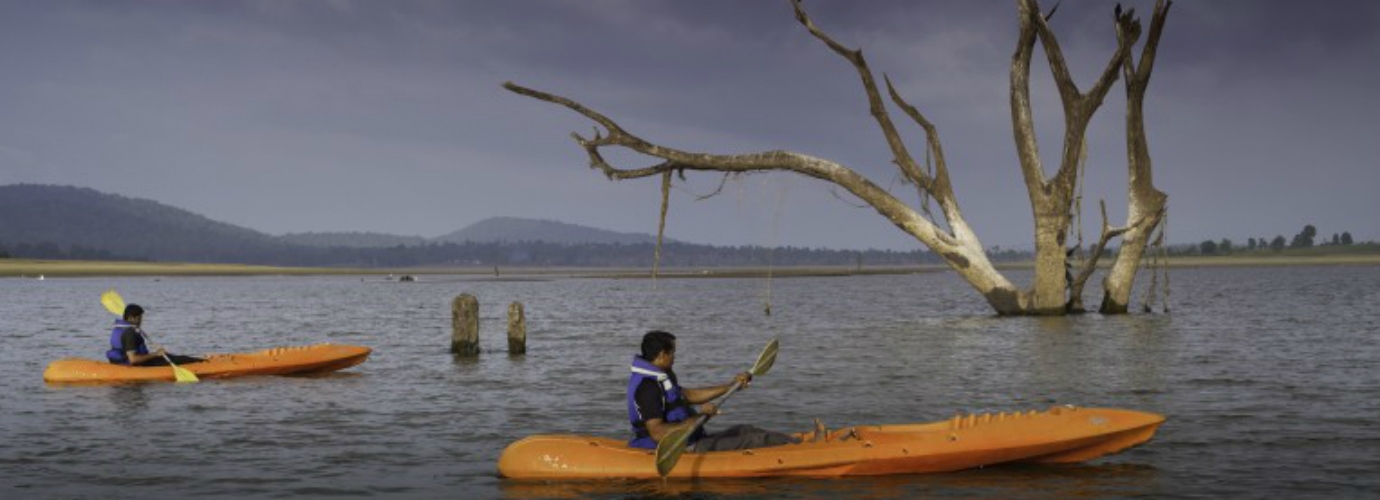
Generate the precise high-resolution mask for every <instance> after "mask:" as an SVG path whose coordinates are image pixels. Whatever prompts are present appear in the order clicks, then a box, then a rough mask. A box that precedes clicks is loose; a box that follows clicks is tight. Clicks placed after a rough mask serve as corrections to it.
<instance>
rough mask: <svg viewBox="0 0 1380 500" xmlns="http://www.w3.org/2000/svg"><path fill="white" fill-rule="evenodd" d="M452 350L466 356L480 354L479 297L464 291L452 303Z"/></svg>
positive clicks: (452, 352) (453, 352)
mask: <svg viewBox="0 0 1380 500" xmlns="http://www.w3.org/2000/svg"><path fill="white" fill-rule="evenodd" d="M450 326H451V334H450V352H451V354H459V355H464V356H477V355H478V354H479V299H477V298H475V297H474V296H473V295H470V294H468V293H462V294H460V295H459V296H457V297H455V300H454V301H451V303H450Z"/></svg>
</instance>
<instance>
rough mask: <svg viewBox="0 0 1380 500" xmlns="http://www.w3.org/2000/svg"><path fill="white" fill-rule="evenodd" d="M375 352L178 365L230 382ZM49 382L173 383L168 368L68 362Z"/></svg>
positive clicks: (340, 365) (325, 349)
mask: <svg viewBox="0 0 1380 500" xmlns="http://www.w3.org/2000/svg"><path fill="white" fill-rule="evenodd" d="M370 352H372V351H370V349H369V348H368V347H363V346H357V345H345V344H316V345H309V346H300V347H278V348H273V349H266V350H263V351H259V352H250V353H243V354H213V355H211V356H208V357H207V358H206V361H203V362H200V363H187V364H182V365H178V366H179V367H182V368H186V369H187V370H190V371H191V372H192V373H195V374H196V376H197V378H202V379H207V378H230V377H243V376H246V375H302V374H310V373H326V372H333V371H336V370H343V369H345V368H349V367H351V366H355V365H357V364H360V363H363V362H364V360H365V358H368V357H369V353H370ZM43 380H44V381H47V382H85V383H107V382H142V381H166V382H172V381H173V380H174V376H173V371H172V368H169V367H167V366H127V365H116V364H111V363H109V362H106V361H104V360H101V361H97V360H94V359H80V358H69V359H60V360H57V361H54V362H52V363H50V364H48V369H47V370H44V371H43Z"/></svg>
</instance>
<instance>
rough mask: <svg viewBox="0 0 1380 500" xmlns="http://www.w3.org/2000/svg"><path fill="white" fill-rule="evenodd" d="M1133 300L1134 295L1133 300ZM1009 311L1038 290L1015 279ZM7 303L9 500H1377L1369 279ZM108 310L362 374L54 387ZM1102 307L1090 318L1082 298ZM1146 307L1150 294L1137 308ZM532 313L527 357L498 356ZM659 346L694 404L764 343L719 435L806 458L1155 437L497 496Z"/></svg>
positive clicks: (1236, 275) (184, 339)
mask: <svg viewBox="0 0 1380 500" xmlns="http://www.w3.org/2000/svg"><path fill="white" fill-rule="evenodd" d="M1142 278H1143V279H1141V280H1140V281H1141V283H1142V284H1143V283H1145V282H1146V281H1148V279H1144V276H1143V277H1142ZM1014 279H1015V280H1016V281H1018V282H1025V281H1027V280H1028V276H1027V275H1017V276H1015V277H1014ZM421 280H422V281H420V282H416V283H396V282H385V281H383V280H382V279H381V278H374V277H370V278H365V279H361V278H359V277H250V278H152V277H133V278H83V279H49V280H46V281H37V280H20V279H0V297H3V300H0V316H2V317H3V318H4V321H3V326H0V332H2V334H0V338H3V339H4V341H5V344H6V345H5V348H4V349H3V350H0V443H2V444H0V497H3V498H15V499H18V498H25V499H27V498H206V497H220V498H244V497H260V498H276V497H333V496H363V497H387V498H546V497H552V496H568V495H581V496H591V497H608V498H626V497H638V496H657V495H668V496H679V497H685V498H729V497H772V498H892V497H899V498H915V497H922V496H923V497H962V498H972V497H977V498H1070V497H1079V498H1109V497H1127V496H1140V497H1154V498H1170V497H1201V498H1222V497H1279V498H1305V497H1316V498H1338V497H1371V498H1374V496H1375V495H1376V494H1377V492H1380V369H1377V368H1376V365H1377V363H1378V362H1380V338H1378V337H1380V322H1378V321H1377V317H1380V267H1366V266H1360V267H1291V268H1209V269H1183V270H1174V271H1172V280H1173V294H1172V304H1171V306H1172V313H1171V314H1161V313H1158V312H1157V313H1156V314H1152V315H1146V314H1133V315H1129V316H1117V317H1103V316H1100V315H1097V314H1089V315H1084V316H1079V317H1069V318H996V317H993V316H991V313H990V311H989V310H988V309H987V307H986V306H985V305H984V303H983V302H982V301H981V299H980V298H979V297H977V295H976V294H975V293H974V292H972V291H971V290H970V289H969V288H968V287H967V286H966V285H965V284H964V283H962V282H961V281H960V280H959V279H958V278H957V277H956V276H954V275H952V274H951V273H932V274H916V275H895V276H859V277H830V278H789V279H782V278H778V279H775V280H774V281H773V282H772V283H771V289H772V295H773V298H772V309H773V315H772V316H770V317H768V316H765V315H764V314H763V313H762V309H763V302H764V297H765V294H766V291H767V282H766V280H764V279H679V280H667V279H663V280H660V281H659V282H658V283H657V285H656V288H655V289H654V288H653V284H652V282H651V281H646V280H608V279H557V280H549V281H492V280H485V279H482V278H478V277H461V276H435V277H433V276H423V277H422V278H421ZM111 287H116V288H118V289H119V290H120V292H121V293H122V294H123V295H124V297H125V298H126V300H129V301H131V302H136V303H139V304H141V305H144V306H146V308H147V309H148V311H149V312H148V314H147V315H146V317H145V326H146V327H147V329H148V330H149V331H150V332H152V333H153V334H154V335H156V339H158V340H161V341H162V342H163V343H164V344H166V345H167V346H168V347H169V349H170V350H171V351H173V352H179V353H187V354H199V353H205V352H233V351H248V350H255V349H259V348H265V347H272V346H287V345H301V344H312V343H320V342H335V343H351V344H362V345H367V346H370V347H372V348H374V349H375V352H374V355H373V356H372V357H371V358H370V359H369V361H368V362H366V363H365V364H363V365H360V366H357V367H355V368H352V369H350V370H347V371H344V372H340V373H338V374H335V375H332V376H327V377H319V378H281V377H256V378H242V379H233V380H224V381H204V382H202V383H200V384H192V385H176V384H148V385H134V386H115V387H102V386H96V387H67V386H51V385H47V384H45V383H44V382H43V380H42V372H43V368H44V366H45V365H46V364H47V363H48V362H50V361H52V360H54V359H58V358H63V357H72V356H81V357H91V358H97V357H100V356H101V353H102V351H104V350H105V347H104V344H105V342H106V337H107V335H108V333H107V332H108V326H109V325H110V323H111V320H112V317H111V316H110V315H109V314H108V313H106V312H105V311H104V309H102V308H101V306H100V302H99V299H98V297H99V295H100V293H101V292H102V291H103V290H105V289H107V288H111ZM1089 292H1090V293H1089V294H1088V297H1089V299H1090V306H1092V307H1096V300H1097V299H1098V298H1099V297H1100V293H1101V291H1100V290H1089ZM460 293H472V294H474V295H476V296H477V297H478V298H479V300H480V304H481V312H482V325H481V330H482V332H481V337H482V343H481V345H482V348H483V349H484V352H483V353H482V354H481V355H480V356H479V357H478V358H476V359H455V358H452V356H451V355H450V354H449V353H448V348H449V341H450V309H449V307H450V306H449V304H450V300H451V299H452V298H454V297H455V296H456V295H457V294H460ZM1136 297H1137V299H1139V298H1140V297H1141V293H1139V292H1138V293H1137V294H1136ZM512 301H521V302H523V303H524V304H525V305H526V311H527V320H528V336H529V343H528V353H527V354H526V355H525V356H510V355H509V354H508V353H507V352H506V350H507V345H506V340H505V328H506V314H507V311H506V309H507V305H508V303H510V302H512ZM652 328H661V329H667V330H670V331H672V332H673V333H676V334H677V336H678V337H679V345H680V349H679V351H678V353H677V354H678V356H677V371H678V373H680V376H681V380H682V381H684V382H685V383H686V384H687V385H689V386H692V387H693V386H700V385H710V384H718V383H722V382H725V381H727V380H728V379H729V377H730V376H731V375H732V374H733V373H736V372H738V371H742V370H744V369H747V368H748V367H750V365H751V364H752V362H753V361H754V360H755V359H756V356H757V353H758V352H759V351H760V350H761V348H762V346H763V345H765V344H766V343H767V342H768V341H769V340H770V339H771V338H774V337H779V338H780V339H781V351H780V357H779V359H778V360H777V363H776V365H775V367H774V369H773V370H772V372H771V373H770V374H768V375H767V376H765V377H763V378H761V379H759V380H758V382H757V383H755V384H754V385H753V387H752V389H750V390H747V391H744V392H743V393H741V394H739V395H738V396H736V397H734V398H733V400H732V401H730V402H729V403H728V404H727V405H726V408H725V410H726V411H727V414H725V415H724V416H722V417H720V418H719V419H716V421H715V422H712V423H711V426H719V427H720V428H721V426H727V425H731V424H734V423H753V424H756V425H759V426H763V427H768V428H775V429H780V430H786V431H796V430H805V429H806V428H808V426H809V421H810V419H812V418H816V417H817V418H820V419H822V420H824V421H825V422H826V423H828V424H830V425H831V426H839V425H851V424H859V425H860V424H877V423H898V422H919V421H933V420H941V419H945V418H948V417H950V416H952V415H953V414H954V413H956V412H976V411H1014V410H1026V409H1045V408H1047V407H1049V406H1050V405H1054V404H1076V405H1082V406H1113V407H1125V408H1132V409H1140V410H1146V411H1152V412H1157V413H1162V414H1165V415H1167V416H1168V418H1169V420H1168V422H1166V423H1165V425H1164V426H1163V427H1162V428H1161V430H1160V433H1159V435H1158V436H1157V437H1156V438H1155V439H1154V440H1153V441H1151V442H1150V443H1148V444H1147V445H1144V446H1142V447H1139V448H1135V449H1132V450H1129V451H1127V452H1124V453H1122V454H1120V455H1116V456H1113V457H1109V458H1104V459H1101V460H1098V461H1094V462H1092V463H1089V464H1082V465H1075V466H1021V467H992V468H987V469H981V470H975V471H968V472H961V473H952V474H934V475H910V476H894V477H883V478H863V479H845V480H829V479H807V480H802V479H790V480H775V479H773V480H756V481H727V482H716V481H701V482H680V483H675V482H673V483H661V482H655V481H653V482H609V483H595V484H579V485H540V484H539V485H528V484H520V483H514V482H510V481H505V480H501V479H499V478H497V477H496V476H495V464H496V462H497V459H498V456H499V454H500V452H501V451H502V450H503V448H504V446H506V445H507V444H508V443H510V442H512V441H514V440H517V439H519V438H521V437H523V436H525V435H528V434H533V433H572V432H573V433H583V434H597V435H608V436H623V435H625V432H626V430H625V427H626V423H625V422H624V418H625V409H624V403H623V390H624V389H625V386H626V380H627V368H626V363H627V361H628V358H629V356H630V355H631V354H632V353H633V352H634V351H635V350H636V346H637V344H638V341H639V339H640V338H641V334H642V333H643V332H644V331H646V330H648V329H652Z"/></svg>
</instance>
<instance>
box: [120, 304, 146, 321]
mask: <svg viewBox="0 0 1380 500" xmlns="http://www.w3.org/2000/svg"><path fill="white" fill-rule="evenodd" d="M143 315H144V308H142V307H139V304H130V305H128V306H125V314H124V316H123V317H124V319H125V321H129V318H133V317H135V316H143Z"/></svg>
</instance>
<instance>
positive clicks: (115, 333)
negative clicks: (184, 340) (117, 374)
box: [105, 304, 206, 366]
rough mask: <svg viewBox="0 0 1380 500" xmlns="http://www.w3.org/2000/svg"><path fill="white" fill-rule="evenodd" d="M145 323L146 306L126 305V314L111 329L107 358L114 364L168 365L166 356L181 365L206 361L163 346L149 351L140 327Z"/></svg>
mask: <svg viewBox="0 0 1380 500" xmlns="http://www.w3.org/2000/svg"><path fill="white" fill-rule="evenodd" d="M143 324H144V308H142V307H139V305H138V304H130V305H128V306H126V307H125V312H124V314H123V315H122V316H121V317H120V319H117V320H115V328H114V329H112V330H111V331H110V350H108V351H106V352H105V357H106V359H107V360H109V361H110V362H111V363H112V364H117V365H132V366H168V359H166V358H171V359H172V361H173V362H174V363H177V364H179V365H181V364H185V363H196V362H198V361H206V360H204V359H201V358H196V357H192V356H178V355H176V354H168V353H167V351H164V350H163V348H162V347H159V348H158V350H157V351H153V352H149V347H148V344H147V343H145V342H146V341H145V339H146V337H145V336H144V330H142V329H141V328H140V326H141V325H143ZM165 356H166V358H165Z"/></svg>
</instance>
